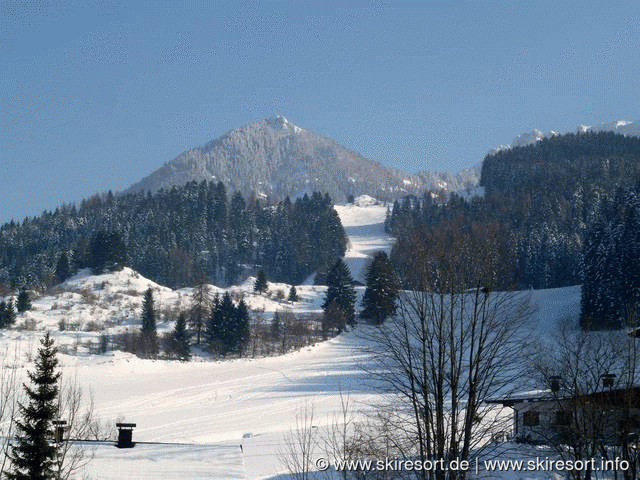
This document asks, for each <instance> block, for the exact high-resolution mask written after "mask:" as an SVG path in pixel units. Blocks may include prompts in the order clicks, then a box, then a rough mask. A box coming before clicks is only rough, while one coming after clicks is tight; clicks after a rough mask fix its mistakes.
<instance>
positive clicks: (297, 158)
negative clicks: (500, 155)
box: [127, 115, 479, 202]
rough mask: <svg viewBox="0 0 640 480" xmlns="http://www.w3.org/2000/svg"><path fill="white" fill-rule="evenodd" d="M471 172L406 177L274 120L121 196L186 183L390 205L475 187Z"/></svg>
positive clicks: (196, 153) (475, 173)
mask: <svg viewBox="0 0 640 480" xmlns="http://www.w3.org/2000/svg"><path fill="white" fill-rule="evenodd" d="M478 178H479V168H475V169H468V170H466V171H464V172H461V174H459V175H454V174H450V173H448V172H435V173H434V172H421V173H418V174H415V175H414V174H409V173H407V172H403V171H401V170H398V169H393V168H388V167H386V166H384V165H383V164H381V163H379V162H376V161H373V160H369V159H367V158H365V157H363V156H362V155H360V154H359V153H357V152H355V151H352V150H350V149H348V148H347V147H344V146H342V145H340V144H338V143H337V142H335V141H334V140H332V139H329V138H326V137H323V136H321V135H319V134H316V133H314V132H312V131H310V130H307V129H304V128H301V127H299V126H297V125H295V124H294V123H292V122H290V121H289V120H288V119H287V118H285V117H284V116H282V115H276V116H275V117H271V118H267V119H265V120H261V121H257V122H253V123H249V124H247V125H244V126H242V127H240V128H236V129H234V130H231V131H229V132H228V133H226V134H224V135H223V136H221V137H220V138H218V139H216V140H213V141H211V142H209V143H207V144H206V145H205V146H204V147H197V148H192V149H190V150H187V151H186V152H183V153H182V154H180V155H178V156H177V157H176V158H175V159H173V160H171V161H169V162H167V163H166V164H165V165H163V166H162V167H161V168H159V169H158V170H156V171H155V172H153V173H151V174H150V175H149V176H147V177H145V178H143V179H142V180H140V181H139V182H137V183H136V184H134V185H132V186H131V187H130V188H129V189H127V192H136V191H152V192H153V191H157V190H159V189H161V188H168V187H171V186H173V185H183V184H185V183H187V182H189V181H197V182H200V181H202V180H207V181H209V180H210V181H216V182H217V181H221V182H222V183H224V184H225V186H226V187H227V190H228V191H230V192H233V191H240V192H243V193H244V194H248V193H250V192H253V193H255V194H256V196H258V197H263V198H272V199H275V200H278V199H282V198H284V197H286V196H289V197H291V198H296V197H300V196H302V195H303V194H305V193H307V194H310V193H312V192H314V191H321V192H325V193H329V195H330V196H331V197H332V198H333V199H334V201H337V202H342V201H344V200H345V199H346V198H347V196H349V195H354V196H358V195H363V194H366V195H371V196H374V197H376V198H378V199H381V200H391V199H394V198H398V197H400V196H403V195H408V194H412V195H422V194H423V193H424V191H425V190H427V189H444V190H448V191H453V190H457V189H460V188H468V187H473V186H475V185H477V183H478Z"/></svg>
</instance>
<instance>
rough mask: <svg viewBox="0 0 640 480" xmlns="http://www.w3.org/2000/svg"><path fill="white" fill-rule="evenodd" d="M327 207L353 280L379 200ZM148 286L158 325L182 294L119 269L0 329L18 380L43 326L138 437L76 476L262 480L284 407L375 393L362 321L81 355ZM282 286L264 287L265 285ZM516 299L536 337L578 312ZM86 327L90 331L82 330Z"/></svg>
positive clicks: (287, 415)
mask: <svg viewBox="0 0 640 480" xmlns="http://www.w3.org/2000/svg"><path fill="white" fill-rule="evenodd" d="M338 212H339V214H340V217H341V219H342V221H343V223H344V225H345V228H346V230H347V233H348V235H349V237H350V245H349V251H348V252H347V262H348V265H349V267H350V268H351V270H352V272H353V274H354V276H355V277H356V278H359V279H362V278H363V277H362V267H363V266H364V265H365V264H366V262H367V259H368V258H369V257H370V256H371V255H372V254H373V253H374V252H375V251H377V250H378V249H385V250H388V249H389V248H390V247H391V244H392V239H391V238H390V237H389V236H387V235H386V234H385V233H384V229H383V222H384V218H385V215H386V207H385V206H384V205H378V204H377V203H376V202H375V201H373V200H371V199H367V198H364V197H363V198H359V199H358V200H357V202H356V204H354V205H345V206H339V207H338ZM252 284H253V283H252V280H251V279H249V280H248V281H247V282H245V284H243V285H239V286H236V287H233V288H232V289H231V290H232V291H235V292H238V293H244V294H245V299H246V300H247V302H248V304H249V306H250V308H252V309H254V310H256V311H257V312H258V313H260V312H262V311H263V310H264V312H265V313H264V314H265V315H266V316H268V315H269V312H273V311H275V310H276V309H278V308H282V306H283V301H280V300H277V297H276V296H274V298H267V297H266V296H260V295H254V294H253V292H252ZM149 287H151V288H153V289H154V292H155V298H156V303H157V305H158V307H159V308H160V309H162V310H165V311H166V312H167V315H166V316H162V315H161V318H160V323H159V327H160V330H167V329H170V328H173V320H172V319H173V317H172V316H171V315H169V314H168V312H170V311H171V310H172V309H176V308H178V307H185V306H186V305H188V304H189V302H190V298H191V291H190V290H189V289H184V290H180V291H173V290H170V289H167V288H165V287H162V286H159V285H156V284H154V283H153V282H150V281H149V280H146V279H144V278H143V277H141V276H140V275H138V274H137V273H136V272H134V271H132V270H130V269H124V270H122V271H120V272H117V273H112V274H109V275H100V276H91V275H89V274H88V272H82V273H81V274H79V275H78V276H76V277H74V278H72V279H70V280H69V281H67V282H65V284H63V285H61V286H59V287H58V288H56V289H54V290H53V291H52V292H50V293H49V294H48V295H46V296H43V297H41V298H39V299H37V300H36V301H35V302H34V309H33V311H32V312H29V313H27V314H23V315H21V316H20V318H19V320H18V324H19V325H22V326H23V328H22V329H12V330H8V331H7V330H4V331H2V336H1V337H0V347H11V346H12V345H14V344H16V345H19V346H20V349H21V351H20V354H19V358H18V362H17V366H18V367H19V372H20V374H22V375H24V372H25V370H26V369H27V368H30V366H31V364H30V363H29V361H28V360H29V358H32V357H28V356H27V353H29V352H33V350H34V348H35V347H36V345H37V339H39V338H40V337H41V335H42V330H43V329H50V330H51V331H52V334H53V336H54V338H55V339H56V342H57V343H58V344H59V345H62V346H63V351H65V352H67V353H66V354H62V355H60V359H61V362H62V364H63V367H64V374H65V376H67V377H76V378H77V380H78V382H79V384H80V385H82V387H83V388H84V389H85V391H89V390H91V391H92V392H93V395H94V399H95V406H96V411H97V413H98V414H99V415H100V417H101V418H102V419H103V420H104V421H109V422H115V421H116V420H120V421H122V420H125V421H128V422H134V423H136V424H137V427H136V429H135V430H134V432H133V440H134V441H137V442H143V443H140V444H139V445H138V446H136V447H135V448H134V449H131V450H118V449H115V448H113V446H111V445H105V444H102V445H100V446H98V447H97V448H96V450H95V455H96V458H95V459H94V461H93V462H92V463H91V464H90V465H89V466H88V471H87V473H88V474H89V475H90V476H91V477H93V478H103V479H111V478H131V479H136V478H153V479H157V480H165V479H178V478H179V479H182V480H183V479H187V478H189V479H191V478H193V479H198V478H203V479H204V478H207V479H216V480H217V479H236V478H246V479H264V478H273V477H275V476H277V475H279V474H281V473H282V471H283V468H282V465H281V464H280V461H279V456H278V452H279V451H281V450H282V449H283V436H284V435H285V434H286V433H287V432H288V431H289V430H290V428H292V427H293V425H294V422H295V413H296V411H298V410H299V409H301V408H304V406H305V405H312V406H313V409H314V425H316V426H318V427H322V426H323V425H326V424H327V423H329V422H330V420H331V417H332V416H333V415H334V414H335V413H337V412H338V411H339V410H340V402H341V395H348V396H349V398H350V401H351V402H352V404H353V405H355V406H356V409H359V410H363V409H367V408H371V407H370V406H371V405H372V404H373V403H375V401H376V399H379V398H380V397H379V395H380V389H379V388H377V386H376V385H375V384H373V383H372V382H371V380H370V378H369V375H367V374H365V369H363V367H366V365H367V364H368V362H370V357H369V355H368V354H367V351H366V349H364V348H363V346H365V344H366V340H364V339H363V338H364V337H363V336H362V335H361V332H362V329H363V328H366V327H359V328H357V329H356V330H355V331H352V332H347V333H345V334H342V335H340V336H339V337H337V338H334V339H332V340H329V341H327V342H324V343H320V344H317V345H315V346H312V347H307V348H305V349H303V350H301V351H297V352H293V353H289V354H286V355H284V356H279V357H269V358H256V359H236V360H229V361H210V360H208V359H206V358H205V357H196V359H195V360H194V361H192V362H189V363H181V362H169V361H154V360H143V359H139V358H136V357H134V356H132V355H130V354H125V353H122V352H112V353H108V354H105V355H95V354H89V350H88V349H87V348H86V347H84V343H85V342H89V341H95V340H96V339H97V336H98V335H99V334H100V333H101V332H100V328H101V325H105V328H106V329H107V330H106V331H108V332H110V331H121V330H123V329H127V328H129V329H138V328H140V324H139V319H138V315H139V312H140V305H141V299H142V294H143V292H144V290H146V289H147V288H149ZM212 288H215V287H212ZM287 288H288V285H284V284H283V285H275V284H270V289H271V290H272V291H276V290H278V289H282V290H284V291H286V289H287ZM297 289H298V293H299V294H300V295H301V297H302V301H301V302H298V303H296V304H294V305H288V307H289V308H292V309H293V310H294V311H295V312H298V313H304V312H319V311H320V305H321V303H322V300H323V296H324V291H325V289H324V287H317V286H311V285H301V286H297ZM218 291H221V290H220V289H218ZM359 292H360V293H361V292H362V288H360V289H359ZM522 294H523V295H530V297H531V299H532V302H533V303H534V304H535V305H537V307H538V310H537V314H536V317H535V325H536V329H537V332H538V333H539V334H540V335H545V334H548V332H550V331H552V329H553V325H554V324H555V323H556V321H557V320H558V319H559V318H564V317H567V316H569V317H571V316H573V317H574V318H575V315H577V312H578V310H579V288H578V287H569V288H565V289H557V290H546V291H535V292H523V293H522ZM61 320H64V321H65V322H67V330H64V331H60V330H59V327H58V325H59V323H60V321H61ZM90 322H93V323H90ZM88 326H91V327H92V328H90V329H92V330H94V331H87V329H88ZM71 327H73V328H77V329H78V330H77V331H76V330H69V329H68V328H71ZM8 351H12V350H11V349H10V348H9V350H8ZM144 442H149V443H144ZM163 442H164V444H163ZM532 475H533V474H532ZM282 478H284V477H282ZM501 478H514V477H501ZM528 478H547V477H538V476H531V477H528Z"/></svg>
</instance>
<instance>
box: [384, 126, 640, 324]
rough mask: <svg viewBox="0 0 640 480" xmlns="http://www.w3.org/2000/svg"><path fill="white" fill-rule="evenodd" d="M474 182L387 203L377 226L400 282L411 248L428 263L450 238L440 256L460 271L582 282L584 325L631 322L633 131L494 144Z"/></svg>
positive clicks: (636, 165)
mask: <svg viewBox="0 0 640 480" xmlns="http://www.w3.org/2000/svg"><path fill="white" fill-rule="evenodd" d="M480 184H481V186H483V187H484V194H483V195H482V196H476V197H474V198H471V199H467V200H465V199H463V198H462V197H460V196H458V195H455V194H454V195H452V196H446V195H443V194H441V193H439V192H427V193H426V194H425V195H424V196H423V197H422V198H415V197H407V198H405V199H404V200H402V201H398V202H396V203H395V204H394V206H393V210H392V211H391V212H390V214H389V216H388V218H387V224H386V226H387V229H388V231H390V232H391V233H393V234H394V235H395V236H396V237H397V239H398V241H397V243H396V245H395V247H394V249H393V252H392V255H391V260H392V262H393V264H394V266H395V268H396V269H397V270H398V272H399V274H400V275H401V277H402V279H403V281H404V283H405V286H407V285H410V284H411V283H412V282H411V278H410V277H409V272H411V270H412V269H411V268H410V266H411V265H412V263H413V262H414V261H415V256H416V252H424V253H423V255H424V256H425V258H424V262H425V263H428V262H435V261H438V259H440V258H444V257H443V255H440V254H439V253H438V252H439V250H447V251H448V252H452V251H453V250H454V249H452V246H454V245H457V244H459V245H460V248H459V249H457V250H456V251H458V252H459V254H458V255H459V258H457V259H454V258H452V257H451V254H448V255H447V256H446V258H448V260H447V261H452V262H458V265H457V267H456V268H457V269H458V271H459V272H461V273H460V274H462V275H464V272H465V269H469V270H476V271H478V269H482V270H483V271H485V272H487V274H486V275H485V278H484V282H485V283H486V286H488V287H490V288H493V289H502V290H512V289H518V290H523V289H529V288H535V289H539V288H557V287H563V286H568V285H576V284H583V285H584V287H583V292H582V313H581V321H582V324H583V326H585V327H589V328H612V327H619V326H622V325H625V324H634V323H635V320H634V318H635V315H634V313H633V312H635V311H636V309H637V305H638V302H639V301H640V298H638V293H637V291H638V286H639V285H640V281H638V280H636V279H637V278H638V277H639V276H640V262H638V260H637V259H638V258H639V256H638V252H640V247H638V245H639V243H638V236H639V235H640V233H638V232H640V223H639V222H640V220H639V219H640V210H639V209H638V200H637V198H638V191H639V190H638V185H640V138H637V137H625V136H622V135H616V134H613V133H586V134H569V135H559V136H555V137H551V138H547V139H544V140H542V141H540V142H538V143H536V144H533V145H529V146H525V147H516V148H512V149H509V150H504V151H500V152H498V153H496V154H492V155H488V156H487V157H486V158H485V160H484V162H483V167H482V176H481V180H480ZM468 277H469V278H477V277H476V276H473V275H469V276H468ZM475 286H476V285H466V287H467V288H471V287H475ZM445 288H446V287H445Z"/></svg>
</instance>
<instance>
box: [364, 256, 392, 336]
mask: <svg viewBox="0 0 640 480" xmlns="http://www.w3.org/2000/svg"><path fill="white" fill-rule="evenodd" d="M366 282H367V288H366V290H365V292H364V296H363V298H362V307H363V310H362V312H361V314H360V315H361V316H362V317H363V318H367V319H369V320H372V321H373V322H374V323H376V324H377V325H380V324H381V323H382V322H383V321H384V320H385V318H387V317H389V316H391V315H393V314H394V313H395V311H396V305H395V300H396V297H397V296H398V286H397V282H396V278H395V274H394V272H393V267H392V266H391V262H390V261H389V257H388V256H387V254H386V253H385V252H378V253H376V254H375V255H374V256H373V260H372V262H371V264H370V265H369V268H368V269H367V273H366Z"/></svg>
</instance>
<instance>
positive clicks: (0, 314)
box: [0, 300, 7, 328]
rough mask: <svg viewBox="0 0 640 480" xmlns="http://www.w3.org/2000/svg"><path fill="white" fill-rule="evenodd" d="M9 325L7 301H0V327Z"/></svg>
mask: <svg viewBox="0 0 640 480" xmlns="http://www.w3.org/2000/svg"><path fill="white" fill-rule="evenodd" d="M6 325H7V302H5V301H4V300H2V301H0V328H4V327H5V326H6Z"/></svg>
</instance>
